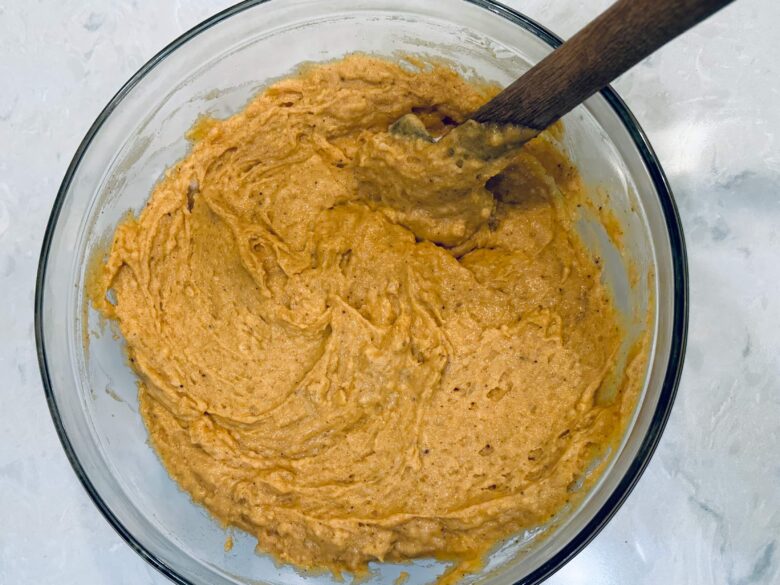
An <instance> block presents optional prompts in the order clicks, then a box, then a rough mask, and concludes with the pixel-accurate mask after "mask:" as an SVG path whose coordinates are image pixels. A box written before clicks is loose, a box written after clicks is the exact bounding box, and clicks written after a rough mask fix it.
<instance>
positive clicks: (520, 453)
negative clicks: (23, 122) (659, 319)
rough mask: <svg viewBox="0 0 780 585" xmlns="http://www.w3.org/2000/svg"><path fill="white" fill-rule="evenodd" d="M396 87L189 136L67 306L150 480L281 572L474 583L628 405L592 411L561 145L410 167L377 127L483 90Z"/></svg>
mask: <svg viewBox="0 0 780 585" xmlns="http://www.w3.org/2000/svg"><path fill="white" fill-rule="evenodd" d="M407 65H408V64H407ZM412 65H413V66H411V67H410V66H405V67H402V66H401V65H399V64H396V63H392V62H388V61H384V60H379V59H374V58H369V57H364V56H352V57H349V58H346V59H344V60H343V61H340V62H336V63H331V64H327V65H321V66H310V67H308V68H306V69H304V70H302V72H300V73H299V74H298V75H296V76H294V77H291V78H289V79H285V80H283V81H280V82H278V83H275V84H274V85H272V86H271V87H270V88H268V89H267V90H265V91H264V92H263V93H262V94H260V95H259V96H258V97H256V98H255V99H254V100H253V101H252V102H251V103H250V104H249V105H248V106H247V107H246V109H245V110H243V111H242V112H240V113H239V114H237V115H235V116H233V117H232V118H229V119H227V120H224V121H217V120H211V119H205V120H202V121H201V122H200V123H199V124H198V125H197V126H196V127H195V128H194V130H193V131H192V133H191V139H192V140H193V142H194V144H193V148H192V152H191V153H190V154H189V155H188V156H187V157H186V158H185V159H184V160H183V161H181V162H180V163H178V164H177V165H175V166H174V167H173V168H171V169H170V170H169V171H168V172H167V173H166V175H165V177H164V178H163V179H162V180H161V181H160V183H159V184H158V185H157V186H156V187H155V189H154V192H153V193H152V195H151V197H150V199H149V202H148V204H147V206H146V208H145V209H144V210H143V211H142V212H141V214H140V215H139V216H138V218H132V219H129V220H127V221H126V222H124V223H122V224H121V225H120V226H119V227H118V228H117V230H116V233H115V236H114V239H113V244H112V246H111V249H110V253H109V255H108V257H107V260H106V262H105V265H104V266H103V268H102V270H101V271H100V272H99V274H98V275H97V277H96V279H95V280H94V282H93V283H92V284H91V286H92V289H93V290H92V295H91V296H92V298H93V303H94V304H95V305H96V306H97V308H98V309H100V310H101V311H102V312H103V313H104V314H105V315H106V316H108V317H110V318H112V319H115V320H116V321H117V322H118V324H119V327H120V329H121V332H122V334H123V336H124V338H125V340H126V342H127V354H128V356H129V360H130V362H131V365H132V367H133V368H134V370H135V371H136V372H137V374H138V376H139V379H140V382H139V388H140V391H139V396H140V404H141V413H142V415H143V419H144V422H145V423H146V426H147V428H148V430H149V435H150V438H151V442H152V444H153V445H154V447H155V449H156V450H157V451H158V453H159V455H160V457H161V459H162V461H163V463H164V464H165V466H166V468H167V469H168V471H169V472H170V474H171V475H172V476H173V477H174V478H175V479H176V481H177V482H178V483H179V484H180V485H181V487H182V488H183V489H184V490H186V491H187V492H188V493H189V494H191V496H192V498H193V499H194V500H195V501H196V502H198V503H200V504H202V505H204V506H205V507H206V508H207V509H208V510H209V512H211V514H213V515H214V517H215V518H217V519H218V520H219V521H220V522H222V523H223V524H225V525H232V526H237V527H239V528H242V529H244V530H246V531H247V532H250V533H251V534H253V535H256V536H257V538H258V547H259V549H261V550H263V551H268V552H270V553H272V554H273V555H275V556H276V557H277V558H279V559H281V560H283V561H287V562H291V563H294V564H295V565H298V566H301V567H307V568H319V567H327V568H330V569H333V570H335V571H340V570H352V571H356V572H362V571H364V570H365V569H366V566H367V563H369V562H371V561H374V560H380V561H381V560H387V561H398V560H404V559H409V558H413V557H421V556H434V557H437V558H447V559H456V560H459V561H460V563H461V565H460V567H469V566H470V567H473V566H475V565H474V564H473V563H474V559H478V558H480V556H481V555H483V554H484V552H485V551H486V550H487V549H488V548H489V547H490V546H492V545H494V544H495V543H496V542H498V541H499V540H500V539H502V538H504V537H507V536H509V535H511V534H513V533H516V532H518V531H521V530H523V529H526V528H530V527H533V526H536V525H539V524H542V523H544V522H546V521H548V520H549V519H550V518H551V516H553V515H554V514H555V513H556V512H558V511H559V510H561V508H562V507H563V506H565V504H566V503H567V501H569V499H570V498H571V497H572V486H573V485H574V484H575V483H576V482H577V481H578V480H581V478H582V474H583V473H584V472H585V470H586V468H587V467H588V465H590V463H591V462H592V460H593V458H594V457H595V456H597V455H599V454H600V453H602V452H603V450H604V448H605V446H607V444H608V443H609V442H610V441H612V440H613V439H614V437H615V436H616V434H618V433H619V431H620V427H621V425H622V424H623V421H624V420H625V417H626V412H628V411H629V410H630V409H631V408H632V407H633V399H631V400H629V399H627V398H625V397H626V396H633V395H634V394H633V393H632V392H629V391H627V390H626V388H628V387H629V386H632V385H636V384H638V383H639V380H638V379H631V380H623V383H622V386H621V387H622V388H623V391H622V392H620V393H618V396H617V398H616V399H615V400H613V401H612V402H610V403H606V404H601V403H600V402H599V400H597V396H598V395H600V394H599V390H600V388H601V387H602V386H603V385H604V384H605V380H607V379H608V377H609V375H610V373H611V372H612V370H613V368H614V365H615V355H616V352H617V350H618V347H619V345H620V342H621V339H622V331H621V328H620V326H619V325H618V319H617V317H616V314H615V311H614V309H613V306H612V302H611V300H610V297H609V295H608V294H607V292H606V291H605V290H604V289H603V287H602V286H601V284H600V282H599V277H600V271H599V267H598V266H597V264H596V263H595V261H594V260H593V259H592V258H591V257H590V256H589V255H588V253H587V252H586V250H585V249H584V247H583V245H582V244H581V242H580V240H579V238H578V236H577V235H576V233H575V232H574V229H573V217H574V208H575V206H576V204H577V201H578V200H579V199H580V196H581V185H580V180H579V177H578V174H577V172H576V169H575V168H574V167H573V166H572V164H571V163H570V162H569V161H568V160H567V159H566V157H565V156H564V155H562V154H561V152H560V150H559V149H558V147H557V139H558V138H560V132H561V129H560V128H554V129H553V130H552V131H548V132H547V133H544V134H543V135H541V136H540V137H538V138H536V139H534V140H533V141H532V142H530V143H528V144H527V145H526V146H525V147H524V148H523V150H522V151H520V152H518V153H516V154H514V155H512V156H511V157H509V158H506V159H505V160H504V159H502V162H501V164H494V161H493V162H487V163H486V162H484V161H482V162H479V161H477V162H475V161H474V160H471V159H468V158H466V159H465V160H464V159H461V158H459V156H457V154H458V153H457V152H455V151H453V152H452V153H450V152H449V149H448V148H445V147H444V146H440V145H442V144H444V145H445V146H446V142H445V140H446V139H445V140H442V141H441V142H440V143H439V144H437V145H436V150H435V151H431V150H424V148H425V147H424V146H421V145H420V144H419V143H417V142H415V139H413V138H408V137H406V138H404V137H397V136H393V135H390V134H387V128H388V126H389V125H390V124H391V123H393V122H394V121H395V120H397V119H398V118H399V117H401V116H403V115H405V114H408V113H410V112H414V113H416V114H417V115H418V117H419V118H420V119H421V120H422V121H423V122H424V124H425V125H426V127H427V130H428V131H429V132H431V133H432V134H434V135H438V134H442V133H444V132H445V130H446V128H447V126H448V125H452V124H454V123H461V122H463V121H464V120H465V118H466V117H467V115H468V114H469V113H470V112H472V111H474V110H476V109H477V108H478V107H479V106H480V105H481V104H482V103H484V102H485V101H486V100H487V99H489V98H490V97H491V96H492V95H494V94H495V93H496V91H497V89H496V88H490V87H486V86H482V85H472V84H470V83H468V82H466V81H464V80H463V79H462V78H461V77H460V76H459V75H457V74H456V73H455V72H453V71H452V70H450V69H448V68H446V67H444V66H440V65H430V64H428V65H424V64H420V63H413V64H412ZM432 152H433V154H431V153H432ZM436 153H442V154H441V156H442V157H443V158H441V160H439V159H438V158H437V156H438V155H437V154H436ZM426 157H427V158H426ZM388 165H390V166H389V167H388ZM399 169H400V170H399ZM390 172H392V173H396V175H395V176H394V178H393V179H392V180H391V181H387V180H386V179H387V177H388V176H389V175H388V173H390ZM398 173H400V174H398ZM401 175H402V176H401ZM399 177H400V178H399ZM416 185H419V186H420V189H419V191H418V190H416V189H415V186H416ZM448 193H449V195H448ZM109 290H112V291H113V294H114V295H115V297H113V298H114V301H115V302H109V301H108V300H106V299H107V293H108V291H109ZM629 370H631V368H629ZM634 370H636V368H634ZM629 402H630V404H629ZM469 563H472V564H469Z"/></svg>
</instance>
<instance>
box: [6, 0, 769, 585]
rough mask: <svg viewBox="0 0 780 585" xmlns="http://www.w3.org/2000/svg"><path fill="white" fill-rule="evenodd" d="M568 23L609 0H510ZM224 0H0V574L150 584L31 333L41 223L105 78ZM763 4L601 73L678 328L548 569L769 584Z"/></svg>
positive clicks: (557, 580) (585, 575) (753, 2)
mask: <svg viewBox="0 0 780 585" xmlns="http://www.w3.org/2000/svg"><path fill="white" fill-rule="evenodd" d="M509 3H510V4H511V5H512V6H513V7H515V8H518V9H520V10H522V11H524V12H526V13H527V14H529V15H530V16H532V17H534V18H536V19H538V20H539V21H541V22H542V23H543V24H545V25H547V26H548V27H550V28H551V29H552V30H554V31H556V32H558V33H559V34H562V35H564V36H567V35H570V34H572V33H573V32H574V31H575V30H576V29H577V28H579V27H580V26H581V25H582V24H583V23H584V22H585V21H586V20H587V19H589V18H590V17H592V16H593V15H595V14H596V13H597V12H598V11H599V10H601V9H603V8H604V7H605V6H606V5H607V4H608V0H566V1H564V0H559V1H556V2H550V1H549V0H516V1H513V2H509ZM227 4H228V2H226V1H224V0H214V1H207V0H186V1H185V0H181V1H179V2H175V3H174V2H167V1H165V2H159V1H157V0H128V1H124V0H123V1H119V0H117V1H114V2H110V1H108V0H104V1H102V2H100V1H95V0H84V1H81V2H78V1H71V0H48V1H45V2H32V1H27V0H16V1H13V0H3V1H0V293H1V294H2V303H0V397H1V398H2V403H3V406H2V408H0V584H8V585H17V584H23V583H36V584H38V583H41V584H43V583H58V584H59V585H69V584H79V585H91V584H102V583H112V584H133V585H138V584H142V585H143V584H157V585H160V584H163V583H165V582H166V581H165V579H164V578H163V577H162V576H160V575H158V574H157V573H156V572H155V571H154V570H153V569H151V568H150V567H149V566H148V565H146V563H145V562H144V561H142V560H141V559H140V558H139V557H138V556H137V555H136V554H135V553H134V552H132V551H131V550H130V549H129V548H128V547H127V546H126V545H125V544H124V543H123V542H122V541H121V540H120V539H119V537H118V536H117V535H116V534H115V533H114V532H113V530H112V529H111V528H110V527H109V526H108V524H107V523H106V522H105V521H104V520H103V518H102V517H101V516H100V514H99V513H98V511H97V509H96V508H95V507H94V506H93V505H92V503H91V501H90V500H89V498H88V497H87V495H86V493H85V492H84V491H83V489H82V488H81V486H80V485H79V484H78V482H77V480H76V477H75V475H74V474H73V472H72V471H71V468H70V465H69V464H68V462H67V460H66V458H65V455H64V453H63V451H62V449H61V447H60V444H59V442H58V440H57V437H56V435H55V432H54V428H53V426H52V423H51V420H50V418H49V413H48V410H47V407H46V403H45V400H44V396H43V390H42V388H41V382H40V377H39V374H38V364H37V361H36V356H35V348H34V341H33V326H32V319H33V286H34V276H35V268H36V264H37V260H38V252H39V248H40V242H41V238H42V236H43V231H44V226H45V224H46V220H47V218H48V215H49V210H50V207H51V204H52V201H53V199H54V196H55V193H56V190H57V187H58V185H59V182H60V180H61V178H62V176H63V174H64V172H65V168H66V166H67V164H68V162H69V160H70V158H71V156H72V154H73V152H74V151H75V149H76V146H77V145H78V143H79V141H80V140H81V138H82V136H83V135H84V133H85V132H86V130H87V128H88V127H89V125H90V124H91V123H92V121H93V119H94V118H95V116H96V115H97V114H98V112H99V111H100V109H101V108H102V107H103V105H104V104H105V103H106V101H107V100H108V99H109V98H110V97H111V96H112V95H113V93H114V92H115V91H116V89H117V88H118V87H119V86H120V85H121V84H122V83H123V82H124V81H125V80H126V79H127V78H128V77H129V76H130V75H131V74H132V73H133V72H134V71H135V70H136V69H137V68H138V67H139V66H140V65H141V64H142V63H144V62H145V61H146V60H147V59H148V58H149V57H151V56H152V55H153V54H154V53H155V52H156V51H158V50H159V49H160V48H161V47H162V46H163V45H165V44H166V43H168V42H169V41H170V40H172V39H173V38H174V37H176V36H177V35H179V34H180V33H182V32H183V31H185V30H186V29H188V28H189V27H191V26H193V25H194V24H196V23H197V22H199V21H200V20H202V19H203V18H205V17H207V16H209V15H211V14H212V13H214V12H217V11H218V10H220V9H222V8H223V7H224V6H226V5H227ZM778 22H780V3H779V2H778V1H777V0H738V1H737V2H736V4H735V5H733V6H731V7H729V8H727V9H726V10H725V11H724V12H723V13H721V14H719V15H717V16H716V17H715V18H713V19H712V20H711V21H710V22H708V23H706V24H705V25H703V26H702V27H701V28H699V29H697V30H696V31H694V32H692V33H690V34H689V35H688V36H686V37H685V38H683V39H679V40H677V41H675V42H674V43H673V44H671V45H669V46H668V47H666V48H665V49H663V50H662V52H660V53H659V54H657V55H656V56H654V57H652V58H651V59H650V60H649V61H647V62H645V63H643V64H642V65H640V66H639V67H637V68H635V70H633V71H632V72H631V73H630V74H628V75H626V76H625V77H624V78H623V79H621V80H619V82H618V83H617V84H616V85H617V88H618V90H619V92H620V93H621V95H622V96H623V97H624V98H625V99H626V101H627V102H628V104H629V106H630V107H631V108H632V110H633V111H634V113H635V114H636V115H637V117H638V118H639V120H640V122H641V124H642V125H643V126H644V128H645V130H646V131H647V133H648V134H649V136H650V139H651V141H652V143H653V144H654V146H655V148H656V149H657V151H658V154H659V156H660V159H661V161H662V163H663V165H664V167H665V168H666V171H667V173H668V175H669V179H670V181H671V184H672V187H673V189H674V191H675V194H676V197H677V201H678V203H679V206H680V211H681V214H682V217H683V222H684V225H685V231H686V236H687V240H688V245H689V252H690V273H691V301H692V304H691V334H690V340H689V350H688V359H687V363H686V367H685V373H684V376H683V380H682V384H681V386H680V392H679V395H678V399H677V403H676V405H675V408H674V412H673V414H672V417H671V421H670V423H669V426H668V427H667V430H666V433H665V435H664V437H663V440H662V441H661V445H660V447H659V449H658V451H657V453H656V455H655V457H654V458H653V460H652V462H651V464H650V466H649V468H648V470H647V472H646V473H645V474H644V476H643V478H642V480H641V481H640V483H639V485H638V487H637V488H636V489H635V490H634V492H633V493H632V495H631V497H630V498H629V500H628V501H627V503H626V504H625V505H624V506H623V508H622V509H621V510H620V511H619V512H618V514H617V516H616V517H615V518H614V520H613V521H612V522H611V523H610V524H609V525H608V527H607V528H606V529H605V530H604V531H603V532H602V533H601V534H600V536H598V537H597V538H596V540H595V541H594V542H593V543H592V544H591V545H590V546H589V547H588V548H587V549H586V550H585V551H584V552H583V553H582V554H580V555H579V556H578V557H577V558H576V559H575V560H574V561H573V562H571V563H570V564H569V565H567V566H566V567H565V568H564V569H563V570H561V571H560V572H559V573H558V574H556V575H555V576H554V577H553V578H552V579H551V580H550V581H549V582H550V583H553V584H567V585H578V584H581V583H582V584H613V583H614V584H639V585H643V584H646V585H650V584H653V585H654V584H657V583H668V584H677V583H680V584H682V583H691V584H694V583H702V584H710V583H712V584H728V585H748V584H764V585H769V584H774V583H780V543H778V539H779V538H780V455H779V454H778V453H780V450H779V449H778V443H779V442H780V358H778V355H780V334H779V333H778V325H779V324H780V298H778V295H777V291H778V289H780V251H779V250H780V231H779V230H778V225H780V144H778V141H780V59H778V55H780V37H779V36H778V34H777V28H776V27H777V23H778Z"/></svg>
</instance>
